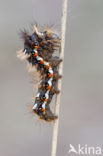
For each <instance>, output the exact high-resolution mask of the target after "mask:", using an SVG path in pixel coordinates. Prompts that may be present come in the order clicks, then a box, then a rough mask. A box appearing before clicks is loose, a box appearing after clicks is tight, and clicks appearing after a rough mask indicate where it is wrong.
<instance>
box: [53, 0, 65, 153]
mask: <svg viewBox="0 0 103 156" xmlns="http://www.w3.org/2000/svg"><path fill="white" fill-rule="evenodd" d="M67 1H68V0H63V7H62V20H61V48H60V59H63V58H64V48H65V32H66V19H67ZM59 74H60V75H62V74H63V62H61V64H60V65H59ZM61 87H62V79H59V80H58V89H59V90H60V91H61ZM60 99H61V92H60V93H59V94H58V95H57V96H56V102H55V113H56V114H57V115H58V117H59V108H60ZM58 125H59V118H58V119H57V120H55V122H54V125H53V136H52V151H51V156H56V151H57V138H58Z"/></svg>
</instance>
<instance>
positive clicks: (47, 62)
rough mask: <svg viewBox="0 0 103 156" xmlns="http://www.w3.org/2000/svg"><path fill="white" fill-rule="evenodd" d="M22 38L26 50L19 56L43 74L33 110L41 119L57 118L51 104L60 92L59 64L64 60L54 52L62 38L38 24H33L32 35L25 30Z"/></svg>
mask: <svg viewBox="0 0 103 156" xmlns="http://www.w3.org/2000/svg"><path fill="white" fill-rule="evenodd" d="M22 38H23V39H24V50H22V51H21V53H19V54H18V56H19V57H21V58H22V57H23V58H25V59H26V60H27V61H28V62H29V63H30V64H31V66H35V67H36V69H37V71H39V72H40V75H41V80H40V83H39V87H38V93H37V95H36V97H35V102H34V105H33V107H32V110H33V112H34V113H36V114H37V115H38V116H39V117H40V119H44V120H45V121H52V120H55V119H57V115H55V114H54V113H52V111H51V110H50V105H49V104H50V102H51V100H52V98H53V95H54V94H58V93H59V90H58V87H57V81H58V79H59V78H61V75H59V73H58V65H59V63H60V62H61V61H62V60H61V59H59V57H57V56H53V53H54V52H55V51H56V50H58V49H59V47H60V42H61V40H60V38H59V37H58V35H57V34H55V33H54V32H53V31H51V29H49V28H46V29H45V30H44V31H43V32H41V31H40V29H39V28H38V26H37V25H33V33H32V35H29V34H28V33H27V31H26V30H24V31H23V32H22Z"/></svg>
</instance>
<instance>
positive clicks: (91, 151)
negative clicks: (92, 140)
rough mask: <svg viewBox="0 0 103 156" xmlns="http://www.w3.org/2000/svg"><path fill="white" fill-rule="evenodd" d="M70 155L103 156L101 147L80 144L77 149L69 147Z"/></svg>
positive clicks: (72, 146)
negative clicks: (102, 155)
mask: <svg viewBox="0 0 103 156" xmlns="http://www.w3.org/2000/svg"><path fill="white" fill-rule="evenodd" d="M68 154H75V155H101V154H102V148H101V147H100V146H97V147H96V146H95V147H94V146H88V145H87V144H85V145H84V146H82V145H80V144H78V145H77V147H76V148H75V147H74V145H72V144H70V145H69V150H68Z"/></svg>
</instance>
